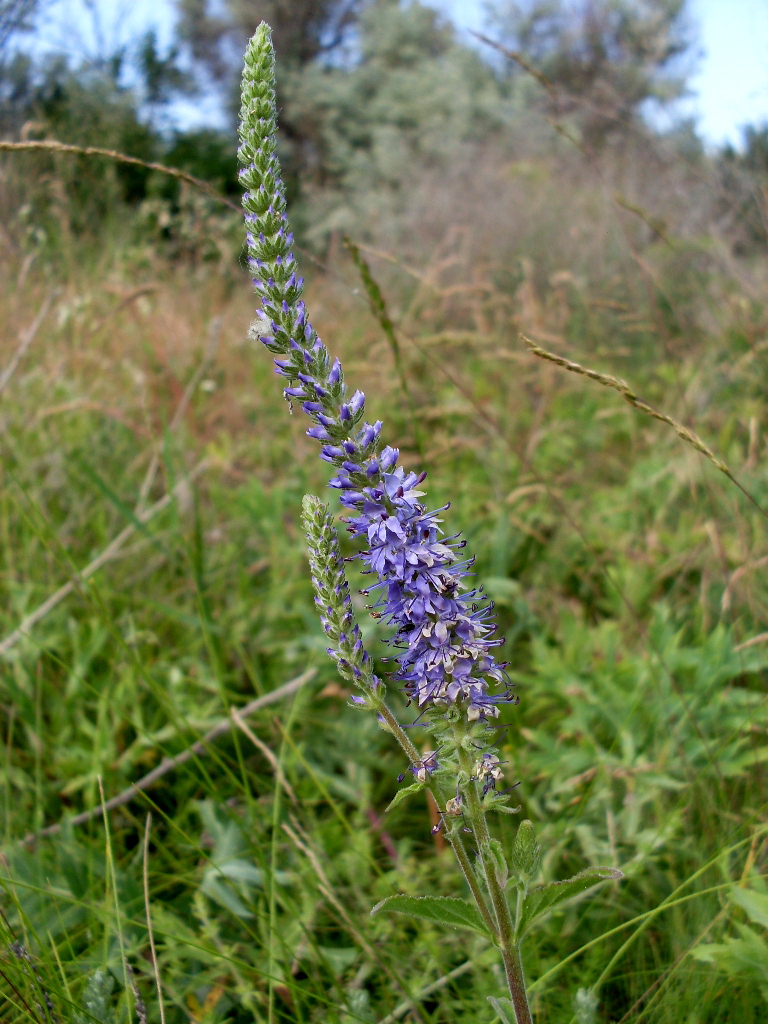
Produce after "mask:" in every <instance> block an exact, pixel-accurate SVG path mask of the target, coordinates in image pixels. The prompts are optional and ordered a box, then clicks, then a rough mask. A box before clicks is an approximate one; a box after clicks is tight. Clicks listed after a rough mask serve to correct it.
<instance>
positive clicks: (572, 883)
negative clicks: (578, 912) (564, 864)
mask: <svg viewBox="0 0 768 1024" xmlns="http://www.w3.org/2000/svg"><path fill="white" fill-rule="evenodd" d="M623 877H624V875H623V873H622V872H621V871H619V870H618V869H617V868H602V867H600V868H587V869H586V870H585V871H580V872H579V873H578V875H574V876H573V878H568V879H566V880H565V881H564V882H548V883H547V885H539V886H537V887H536V888H535V889H531V891H530V892H529V893H528V895H527V896H526V897H525V902H524V903H523V911H522V914H521V915H520V920H519V921H518V925H517V938H518V941H519V940H520V939H521V938H522V937H523V935H525V933H526V932H527V931H528V929H529V928H530V926H531V925H532V924H533V922H534V921H535V920H536V919H537V918H539V917H541V916H542V914H546V913H547V911H548V910H551V909H552V908H553V907H557V906H559V905H560V904H561V903H566V902H567V901H568V900H572V899H574V897H576V896H580V895H581V894H582V893H583V892H586V891H587V889H591V888H592V887H593V886H595V885H599V884H600V883H601V882H607V881H609V880H611V879H614V880H615V879H619V878H623Z"/></svg>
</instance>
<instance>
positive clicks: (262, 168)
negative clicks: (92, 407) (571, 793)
mask: <svg viewBox="0 0 768 1024" xmlns="http://www.w3.org/2000/svg"><path fill="white" fill-rule="evenodd" d="M264 31H265V32H266V31H267V30H266V29H265V30H264ZM259 38H260V39H261V37H259ZM262 43H263V45H264V46H265V47H266V48H267V50H269V53H270V54H271V49H269V47H270V45H271V44H269V39H268V35H267V36H264V39H262ZM259 45H261V44H259ZM253 46H256V44H255V43H254V44H253ZM256 52H257V50H254V54H256ZM258 52H259V53H260V52H261V51H258ZM265 52H266V50H265ZM253 59H254V61H255V60H256V59H257V58H256V56H254V57H253ZM259 59H261V58H259ZM265 59H266V58H265ZM271 60H272V57H271V56H269V60H268V61H267V63H269V61H271ZM254 66H255V65H254ZM265 66H266V65H265ZM270 67H271V65H270ZM247 68H248V64H247ZM270 73H271V72H270ZM254 75H255V72H254V73H253V75H252V73H251V71H247V73H246V75H245V77H244V79H243V106H242V120H241V125H240V137H241V143H242V145H241V147H240V161H241V163H242V164H243V168H242V171H241V174H240V177H241V180H242V183H243V187H244V189H245V193H244V196H243V206H244V207H245V211H246V222H247V225H248V227H247V243H248V257H249V260H250V261H252V264H251V265H252V266H253V267H254V268H255V269H256V286H257V288H258V290H259V291H260V292H261V301H262V313H261V314H260V321H264V322H265V326H266V323H269V322H271V329H270V337H269V339H268V341H267V344H268V348H269V349H270V351H271V352H273V353H275V354H276V355H278V356H279V358H277V359H276V360H275V368H276V370H277V372H278V373H279V374H280V375H281V376H282V377H285V378H287V379H286V381H285V385H286V387H285V395H286V396H287V397H289V398H296V399H300V400H301V401H302V407H303V409H304V412H305V413H306V414H307V415H308V416H309V417H310V419H311V420H312V424H311V426H310V427H309V429H308V430H307V434H308V436H309V437H312V438H315V439H316V440H318V441H320V442H321V443H322V445H323V447H322V452H321V457H322V458H323V459H324V461H326V462H328V463H330V464H331V465H332V466H333V467H334V470H335V473H334V476H333V477H332V479H331V480H330V486H331V487H332V488H334V489H336V490H338V491H339V492H340V500H341V504H342V505H343V506H344V507H345V508H346V509H348V510H349V515H348V517H347V518H346V520H345V521H346V523H347V528H348V530H349V532H350V533H351V534H352V536H353V537H354V538H355V539H356V540H357V541H358V543H359V546H360V554H359V557H360V559H361V561H362V564H363V567H364V571H365V572H367V573H370V574H372V575H373V576H375V577H376V582H375V583H374V584H373V588H376V589H378V592H379V596H378V601H377V603H376V604H375V605H374V610H373V614H374V615H376V616H377V617H379V618H382V619H383V620H384V621H385V622H386V623H388V624H389V625H390V626H391V627H392V630H393V638H392V639H391V641H390V643H391V644H392V645H393V646H394V647H395V648H396V650H397V656H396V661H397V671H396V673H395V678H396V679H397V680H399V681H400V682H401V683H402V685H403V688H404V690H405V692H406V694H407V695H408V697H409V698H410V699H412V700H413V701H414V702H415V703H416V704H417V705H418V706H419V707H420V708H424V709H428V708H435V709H444V708H446V707H447V706H450V705H456V706H460V707H461V708H462V709H464V712H465V714H466V718H467V719H468V720H469V721H477V720H485V719H487V718H493V717H496V716H497V715H498V713H499V705H500V704H501V703H503V702H505V701H509V700H510V697H509V693H508V685H507V681H506V676H505V674H504V665H503V664H499V663H497V662H496V660H495V659H494V656H493V653H492V652H493V649H494V648H495V647H496V646H498V644H499V643H501V641H500V640H498V639H495V638H494V626H493V623H492V622H490V621H489V617H488V616H489V612H490V610H491V606H490V605H487V604H486V605H483V601H484V600H485V599H484V597H483V595H482V594H481V593H479V591H477V590H472V589H468V587H467V584H466V582H465V580H466V577H467V576H468V575H469V573H470V570H471V564H472V563H471V561H470V560H467V559H465V558H463V557H461V556H459V555H457V552H459V551H460V550H461V549H462V548H463V541H461V540H460V539H459V538H458V537H457V536H454V537H444V536H443V533H442V530H441V519H440V518H439V513H440V512H442V511H444V509H437V510H433V511H429V510H428V508H427V506H426V505H424V504H423V503H422V499H423V497H424V494H423V491H421V490H420V489H419V487H420V485H421V484H422V482H423V480H424V478H425V474H424V473H421V474H416V473H408V472H406V471H405V470H404V469H403V467H402V466H400V465H398V460H399V455H400V453H399V451H398V449H397V448H393V447H390V446H386V447H385V446H383V445H382V443H381V441H380V433H381V422H380V421H376V422H375V423H374V424H373V425H371V424H369V423H363V424H362V425H360V420H361V418H362V413H363V410H364V408H365V396H364V394H363V392H362V391H355V392H354V393H353V394H351V395H348V393H347V388H346V385H345V383H344V374H343V372H342V368H341V363H340V362H339V360H338V359H332V358H331V357H330V355H329V353H328V351H327V350H326V348H325V346H324V345H323V343H322V342H321V340H320V338H319V337H318V335H317V332H316V331H315V329H314V328H313V326H312V324H311V323H310V320H309V318H308V316H307V311H306V308H305V306H304V303H303V301H302V298H301V296H302V289H303V285H304V281H303V279H302V278H301V277H300V276H299V275H298V271H297V267H296V262H295V259H294V257H293V253H292V251H291V244H292V239H293V236H292V235H291V234H290V229H289V227H288V223H287V217H286V212H285V207H286V200H285V187H284V185H283V182H282V180H281V178H280V167H279V164H278V161H277V157H276V155H275V149H276V144H277V143H276V133H277V125H276V120H275V96H274V89H273V84H270V83H269V82H267V83H266V84H265V80H263V79H261V78H258V76H256V77H254ZM249 76H250V77H249ZM270 82H271V79H270ZM265 114H267V115H268V116H265ZM257 333H258V332H257ZM263 340H264V339H263ZM373 588H372V589H373ZM326 617H327V616H326ZM345 643H346V644H347V648H346V650H345V655H344V657H345V658H346V659H347V663H348V666H349V665H353V664H354V658H356V657H358V655H359V656H360V657H362V648H361V644H360V641H359V637H358V636H356V635H354V636H353V635H352V634H350V635H349V637H348V638H347V637H346V633H345ZM335 657H336V658H337V660H338V658H339V655H338V654H336V655H335ZM354 674H355V673H354V671H352V675H353V676H354ZM493 690H495V692H492V691H493ZM434 763H435V764H436V763H437V761H436V758H435V760H434ZM431 764H432V761H431V756H430V757H428V758H425V759H424V761H422V763H421V766H420V767H419V768H418V769H417V771H419V772H423V773H424V774H425V777H426V775H427V774H429V773H430V772H431V770H432V768H431ZM482 771H483V772H484V773H485V774H484V775H483V779H484V780H485V781H487V779H492V780H493V781H495V778H496V774H497V769H496V766H495V764H491V763H490V762H483V767H482Z"/></svg>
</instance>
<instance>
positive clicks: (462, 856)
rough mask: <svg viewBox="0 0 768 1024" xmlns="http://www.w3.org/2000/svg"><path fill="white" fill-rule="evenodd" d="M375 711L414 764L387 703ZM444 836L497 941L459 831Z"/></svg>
mask: <svg viewBox="0 0 768 1024" xmlns="http://www.w3.org/2000/svg"><path fill="white" fill-rule="evenodd" d="M377 711H378V713H379V714H380V715H381V717H382V718H383V719H384V721H385V722H386V723H387V726H388V727H389V729H390V731H391V732H392V735H393V736H394V737H395V739H396V740H397V742H398V743H399V744H400V746H401V747H402V748H403V751H404V753H405V756H406V757H407V758H408V760H409V761H410V762H411V764H416V763H417V762H418V761H419V760H420V759H421V755H420V754H419V752H418V750H417V749H416V747H414V745H413V743H411V741H410V739H409V738H408V736H407V734H406V732H405V730H404V729H403V727H402V726H401V725H400V723H399V722H398V720H397V719H396V718H395V716H394V715H393V714H392V712H391V711H390V709H389V708H388V707H387V705H386V704H385V703H384V701H382V702H381V704H380V705H379V706H378V707H377ZM427 788H428V789H429V790H430V791H431V792H432V794H433V796H435V797H437V796H441V797H442V796H443V794H442V793H440V792H439V791H438V792H437V793H436V792H435V790H436V789H437V787H436V786H433V785H430V784H429V783H427ZM446 837H447V839H448V842H449V843H450V844H451V849H452V850H453V852H454V853H455V855H456V860H457V861H458V862H459V867H460V868H461V871H462V874H463V875H464V878H465V880H466V883H467V885H468V886H469V891H470V892H471V893H472V896H473V898H474V900H475V903H476V904H477V909H478V910H479V911H480V913H481V915H482V918H483V920H484V921H485V923H486V925H487V927H488V929H489V931H490V933H491V935H493V936H494V938H495V939H496V940H497V941H498V938H499V930H498V928H497V927H496V922H495V921H494V919H493V915H492V914H491V912H490V910H489V909H488V904H487V902H486V899H485V896H484V895H483V891H482V889H481V888H480V886H479V885H478V882H477V878H476V877H475V873H474V871H473V870H472V864H471V863H470V860H469V855H468V854H467V851H466V848H465V846H464V842H463V840H462V838H461V836H460V835H459V833H458V832H457V831H456V830H455V829H449V830H448V831H447V832H446Z"/></svg>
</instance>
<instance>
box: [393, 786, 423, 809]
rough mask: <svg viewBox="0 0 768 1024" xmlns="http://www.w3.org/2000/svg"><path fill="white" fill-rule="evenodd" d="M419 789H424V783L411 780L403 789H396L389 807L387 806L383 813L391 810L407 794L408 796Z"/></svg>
mask: <svg viewBox="0 0 768 1024" xmlns="http://www.w3.org/2000/svg"><path fill="white" fill-rule="evenodd" d="M420 789H424V783H422V782H412V783H411V785H410V786H406V787H405V789H398V791H397V793H396V794H395V799H394V800H393V801H392V802H391V803H390V805H389V807H387V810H386V811H384V813H385V814H386V813H387V812H388V811H391V810H393V809H394V808H395V807H397V805H398V804H399V803H400V801H401V800H405V798H406V797H407V796H410V795H411V793H417V792H418V791H419V790H420Z"/></svg>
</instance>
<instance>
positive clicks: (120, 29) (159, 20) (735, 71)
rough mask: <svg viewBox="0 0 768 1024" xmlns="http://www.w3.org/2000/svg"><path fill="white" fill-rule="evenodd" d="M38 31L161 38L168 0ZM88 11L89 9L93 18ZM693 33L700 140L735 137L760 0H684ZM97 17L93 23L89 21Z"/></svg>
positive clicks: (70, 6) (766, 5) (464, 13)
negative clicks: (696, 51)
mask: <svg viewBox="0 0 768 1024" xmlns="http://www.w3.org/2000/svg"><path fill="white" fill-rule="evenodd" d="M49 3H50V6H49V8H48V11H49V13H48V15H47V16H46V18H45V19H44V27H43V29H42V35H43V36H44V37H46V38H47V40H48V41H49V43H50V44H51V45H54V46H56V47H57V48H60V47H61V45H62V43H63V42H64V43H65V44H66V46H67V49H69V50H70V52H71V53H72V54H73V55H77V54H83V55H85V54H87V53H89V52H90V53H93V52H94V46H95V43H96V40H95V36H96V33H97V31H98V32H100V34H101V36H102V41H103V43H104V44H105V45H106V47H107V49H110V48H111V49H114V46H115V44H119V43H120V42H125V41H127V40H129V39H131V38H132V37H134V36H135V35H136V34H137V33H139V32H142V31H146V29H147V28H149V27H150V26H154V27H155V28H156V29H157V30H158V35H159V38H160V40H161V43H162V42H165V43H167V41H168V40H169V39H170V38H171V36H172V28H173V21H174V7H173V0H49ZM431 6H433V7H436V8H438V9H441V10H444V11H445V12H446V13H447V14H450V15H451V16H452V17H453V18H454V20H455V21H456V22H457V23H458V24H459V25H460V26H461V27H464V28H476V29H479V30H482V29H483V27H484V19H483V7H484V4H483V0H431ZM89 9H90V10H91V11H95V12H96V18H95V19H94V16H93V14H92V13H89ZM689 11H690V15H691V18H692V20H693V23H694V28H695V31H696V34H697V37H698V47H699V52H700V58H699V62H698V70H697V71H696V73H695V75H694V76H693V77H692V79H691V83H690V85H691V92H692V93H693V95H692V96H691V98H690V99H689V100H688V101H687V103H686V107H685V109H686V111H687V112H689V113H690V114H692V115H693V116H694V117H695V119H696V121H697V124H698V127H699V132H700V134H701V135H702V137H703V138H704V139H705V141H706V142H708V143H710V144H712V145H720V144H722V143H724V142H726V141H729V142H732V143H738V142H739V140H740V137H741V135H740V128H741V127H742V126H743V125H747V124H760V123H768V0H689ZM95 23H100V24H99V27H98V29H97V30H96V31H95V30H94V24H95ZM175 113H176V114H177V116H178V119H179V120H180V121H181V122H183V123H185V124H186V125H191V124H195V123H201V122H202V123H205V122H206V121H208V122H210V120H211V119H213V118H215V114H216V107H215V103H214V102H213V98H212V99H211V100H209V101H207V102H206V99H205V97H201V98H197V99H196V100H195V102H194V103H193V104H192V103H189V104H185V105H184V106H181V107H179V109H178V111H176V112H175Z"/></svg>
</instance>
